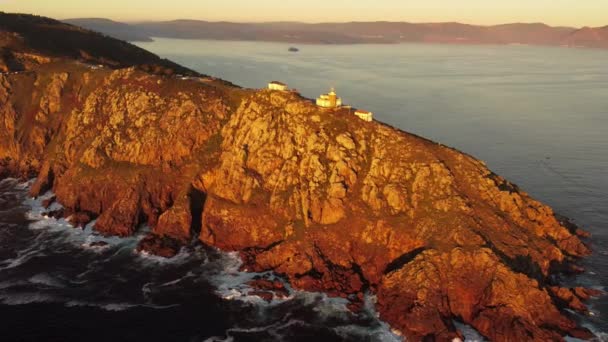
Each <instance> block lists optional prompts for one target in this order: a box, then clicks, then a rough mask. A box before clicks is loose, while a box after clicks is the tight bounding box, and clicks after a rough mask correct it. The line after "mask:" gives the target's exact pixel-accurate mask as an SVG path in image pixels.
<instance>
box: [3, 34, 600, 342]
mask: <svg viewBox="0 0 608 342" xmlns="http://www.w3.org/2000/svg"><path fill="white" fill-rule="evenodd" d="M139 45H140V46H142V47H144V48H146V49H148V50H150V51H152V52H155V53H157V54H159V55H161V56H162V57H166V58H170V59H172V60H174V61H176V62H179V63H181V64H183V65H186V66H189V67H191V68H193V69H196V70H197V71H200V72H202V73H205V74H209V75H213V76H217V77H221V78H224V79H226V80H229V81H232V82H234V83H236V84H239V85H242V86H245V87H251V88H258V87H264V86H265V85H266V83H267V82H268V81H271V80H278V81H283V82H285V83H288V84H289V85H290V86H291V87H293V88H297V89H299V90H300V91H301V92H302V94H303V95H305V96H308V97H311V98H312V97H316V96H318V95H319V94H320V93H322V92H326V91H327V90H328V89H329V88H330V87H332V86H333V87H336V89H337V91H338V93H339V94H340V95H341V96H342V97H343V98H344V100H345V102H347V103H348V104H352V105H353V106H356V107H359V108H364V109H367V110H371V111H373V112H374V113H375V117H376V118H377V119H378V120H381V121H384V122H387V123H390V124H392V125H395V126H397V127H399V128H401V129H404V130H406V131H409V132H412V133H415V134H418V135H422V136H425V137H427V138H430V139H433V140H436V141H438V142H441V143H444V144H446V145H450V146H453V147H456V148H458V149H460V150H462V151H464V152H467V153H469V154H472V155H474V156H476V157H477V158H479V159H482V160H485V161H486V162H487V163H488V166H489V167H490V168H491V169H492V170H494V171H495V172H497V173H499V174H501V175H503V176H505V177H506V178H507V179H509V180H511V181H512V182H514V183H516V184H518V185H520V186H521V187H522V188H523V189H524V190H525V191H527V192H529V193H530V194H531V195H532V196H533V197H535V198H537V199H539V200H541V201H543V202H545V203H547V204H549V205H550V206H552V207H553V208H554V209H555V210H556V211H557V212H559V213H561V214H563V215H566V216H569V217H571V218H572V219H574V221H575V222H576V223H578V224H579V225H581V226H582V227H584V228H585V229H587V230H588V231H590V232H592V233H593V236H594V237H593V238H592V239H591V240H590V243H591V244H592V246H593V249H594V251H595V254H594V255H593V256H592V257H591V258H589V259H587V260H586V261H585V267H586V272H585V273H584V274H583V275H581V276H579V277H577V278H574V279H565V281H566V282H567V283H569V284H572V285H574V284H582V285H585V286H593V287H596V288H599V289H605V288H606V286H607V285H608V62H607V61H608V51H604V50H587V49H565V48H544V47H528V46H448V45H421V44H403V45H354V46H325V45H302V46H298V48H300V52H298V53H291V52H288V51H287V50H288V48H289V47H290V45H287V44H277V43H257V42H221V41H191V40H174V39H156V40H155V41H154V42H152V43H141V44H139ZM28 186H29V184H27V183H21V184H20V183H18V182H17V181H15V180H10V179H9V180H4V181H1V182H0V321H1V322H2V324H1V325H0V340H1V341H9V342H10V341H81V340H89V341H135V340H145V341H163V342H166V341H277V340H281V339H284V340H289V341H310V340H311V339H313V338H314V339H315V340H318V341H324V340H332V341H333V340H347V341H353V340H354V341H395V340H397V337H396V336H394V335H393V334H392V333H391V331H390V328H389V327H387V326H386V325H385V324H384V323H383V322H380V321H378V320H377V319H376V316H375V312H374V311H373V304H372V303H373V298H368V299H369V303H368V304H369V305H368V308H367V309H366V310H364V312H363V313H362V314H361V315H358V316H355V315H352V314H350V313H349V312H348V310H347V309H346V306H345V303H344V302H341V301H340V300H336V299H328V298H327V297H325V296H323V295H321V294H313V293H302V292H292V295H291V296H290V297H289V298H288V299H287V300H283V301H275V302H272V303H270V304H268V303H266V302H264V301H263V300H261V299H260V298H258V297H256V296H250V295H248V291H250V290H251V289H250V288H248V287H247V285H246V283H247V281H249V280H251V279H252V277H254V276H256V275H252V274H244V273H241V272H238V260H237V258H236V257H235V256H234V255H230V254H223V253H220V252H218V251H215V250H212V249H206V248H204V247H202V246H200V245H196V244H194V245H192V246H190V247H188V248H185V249H184V250H182V252H181V253H180V254H179V255H178V256H177V257H176V258H174V259H171V260H163V259H159V258H155V257H151V256H147V255H141V254H137V253H134V252H133V248H134V246H135V245H136V243H137V240H138V239H140V238H141V235H138V236H136V237H133V238H129V239H118V238H113V239H107V238H104V237H101V236H98V235H96V234H94V233H93V232H92V231H91V227H90V226H89V227H87V229H85V230H77V229H73V228H71V227H70V226H69V224H68V223H67V222H65V221H64V220H54V219H50V218H47V217H45V216H44V215H43V214H42V211H43V210H42V208H41V207H40V200H38V201H34V200H31V199H28V198H27V197H26V191H27V188H28ZM99 242H105V243H107V245H105V246H100V245H99V244H98V243H99ZM591 309H592V311H593V315H592V316H589V317H578V319H579V320H581V321H582V322H583V324H584V325H586V326H588V327H590V328H591V329H593V330H594V331H596V332H597V333H598V336H600V337H599V338H605V337H606V335H605V334H603V333H602V332H604V333H605V332H608V301H607V299H606V298H605V297H604V298H601V299H596V300H594V301H592V302H591ZM466 331H467V335H468V337H469V340H476V339H477V337H475V333H474V332H472V331H470V330H469V329H467V330H466Z"/></svg>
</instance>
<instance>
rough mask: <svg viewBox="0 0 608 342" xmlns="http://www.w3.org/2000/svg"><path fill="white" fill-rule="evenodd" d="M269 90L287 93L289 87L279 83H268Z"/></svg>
mask: <svg viewBox="0 0 608 342" xmlns="http://www.w3.org/2000/svg"><path fill="white" fill-rule="evenodd" d="M268 89H270V90H281V91H286V90H287V85H284V84H277V83H268Z"/></svg>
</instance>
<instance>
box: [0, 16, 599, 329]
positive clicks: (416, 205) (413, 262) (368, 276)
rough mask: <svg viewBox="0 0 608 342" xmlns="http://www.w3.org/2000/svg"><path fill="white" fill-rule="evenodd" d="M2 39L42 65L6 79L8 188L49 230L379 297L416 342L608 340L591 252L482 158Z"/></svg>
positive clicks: (118, 60)
mask: <svg viewBox="0 0 608 342" xmlns="http://www.w3.org/2000/svg"><path fill="white" fill-rule="evenodd" d="M1 19H2V21H1V22H0V23H2V24H0V35H1V36H2V37H8V39H7V41H8V43H5V44H4V45H3V49H4V51H5V53H6V54H8V55H11V56H20V55H19V54H22V53H24V52H26V51H27V53H28V54H34V55H35V56H37V57H36V58H37V59H40V58H43V59H44V62H39V63H33V62H32V63H30V64H28V65H27V67H23V68H21V69H20V70H21V71H20V72H10V73H7V72H3V73H2V74H0V177H2V178H3V177H20V178H23V179H28V178H31V177H36V181H35V183H34V185H33V186H32V188H31V195H32V196H34V197H36V196H39V195H41V194H44V193H46V192H47V191H52V192H53V193H54V197H53V198H51V199H50V200H49V201H47V203H46V205H49V204H50V203H51V202H53V201H55V202H58V203H60V204H61V205H62V206H63V209H60V210H58V211H54V212H49V213H48V215H50V216H54V217H67V218H69V219H70V222H71V223H72V224H74V226H75V227H82V226H84V225H87V224H90V223H92V224H94V229H95V230H96V231H97V232H99V233H101V234H104V235H112V236H114V235H115V236H130V235H133V234H135V233H137V232H139V230H140V229H142V226H144V225H146V226H148V227H150V228H151V230H150V232H148V233H147V236H146V237H145V238H144V239H142V240H141V241H140V242H139V247H138V249H139V250H144V251H147V252H150V253H155V254H158V255H161V256H165V257H172V256H174V255H175V254H176V253H177V251H178V250H179V248H180V247H181V246H183V245H186V244H190V243H192V241H196V242H197V243H202V244H205V245H208V246H213V247H217V248H219V249H220V250H223V251H235V252H238V253H239V255H240V256H241V258H242V259H243V262H244V265H243V269H246V270H248V271H254V272H262V271H272V272H274V273H275V274H276V275H278V276H280V277H281V278H283V279H284V280H285V281H288V282H289V283H290V284H291V286H292V287H294V288H295V289H300V290H306V291H321V292H325V293H327V294H328V295H330V296H335V297H342V298H345V299H346V300H348V301H349V303H350V305H349V307H350V309H351V310H353V311H354V312H357V311H358V310H360V308H361V306H362V305H363V298H364V294H366V293H369V294H373V295H376V298H377V302H376V304H375V305H376V309H377V310H378V312H379V314H380V317H381V318H382V319H383V320H384V321H386V322H387V323H388V324H390V326H391V327H392V328H393V329H394V330H395V331H398V332H399V333H400V334H401V335H403V336H404V337H405V338H406V339H407V340H410V341H429V340H437V341H451V340H453V339H454V338H462V337H463V336H462V333H461V332H460V331H458V329H457V327H456V325H455V322H462V323H465V324H468V325H470V326H472V327H473V328H475V329H476V330H478V331H479V332H480V333H481V334H482V335H483V336H485V337H486V338H488V339H490V340H492V341H524V340H534V341H563V340H564V338H565V337H566V336H574V337H578V338H583V339H585V338H591V337H592V335H591V333H590V332H589V331H588V330H587V329H586V328H584V327H581V326H579V325H578V324H577V323H576V321H575V318H574V316H573V313H572V312H573V311H577V312H580V313H586V312H587V308H586V306H585V304H583V301H584V300H585V299H588V298H589V297H590V296H593V295H598V293H597V292H595V291H593V290H589V289H585V288H568V287H565V286H564V285H563V284H561V283H560V282H559V279H560V277H559V276H558V275H559V274H562V273H576V272H580V271H581V268H580V267H579V266H577V262H578V261H579V260H580V259H581V258H583V257H585V256H587V255H589V253H590V250H589V248H588V247H587V246H586V244H585V243H584V242H583V240H584V238H586V237H588V235H587V233H585V232H584V231H583V230H581V229H579V228H577V227H576V226H574V225H573V224H571V223H570V222H569V221H568V220H567V219H565V218H563V217H560V216H558V215H556V213H554V212H553V210H552V209H551V208H549V207H547V206H546V205H544V204H542V203H540V202H538V201H536V200H534V199H533V198H531V197H530V196H529V195H528V194H527V193H526V192H525V191H523V190H522V189H520V188H519V187H517V186H516V185H515V184H512V183H510V182H509V181H507V180H505V179H504V178H502V177H500V176H499V175H496V174H495V173H493V172H492V171H490V170H488V168H487V167H486V166H485V165H484V163H483V162H481V161H479V160H476V159H475V158H473V157H472V156H469V155H467V154H464V153H462V152H460V151H457V150H455V149H452V148H449V147H446V146H444V145H441V144H438V143H435V142H432V141H429V140H427V139H424V138H421V137H418V136H415V135H413V134H409V133H407V132H403V131H401V130H398V129H396V128H393V127H390V126H388V125H386V124H383V123H381V122H377V121H372V122H366V121H363V120H360V119H359V118H358V117H356V116H354V115H353V114H351V111H350V110H348V109H325V108H320V107H318V106H316V105H315V104H314V103H312V101H310V100H309V99H306V98H303V97H301V96H300V95H299V94H297V93H295V92H290V91H279V90H267V89H261V90H259V89H242V88H240V87H237V86H234V85H231V84H230V83H228V82H224V81H221V80H216V79H212V78H209V77H204V76H198V75H197V76H195V75H193V76H191V77H182V76H176V75H175V74H172V73H169V72H166V73H157V72H154V70H149V69H146V68H142V67H141V63H144V64H148V63H159V64H160V65H164V66H165V67H166V68H175V69H176V70H179V68H180V67H179V66H174V64H173V63H171V62H168V61H163V60H160V59H157V57H156V58H155V57H154V56H153V55H150V54H146V53H144V52H142V50H140V49H138V48H135V47H133V46H132V45H129V44H126V43H119V42H117V41H116V40H114V39H110V38H107V37H104V36H101V35H99V34H96V33H93V32H90V31H87V30H84V29H78V28H75V27H74V26H69V25H67V24H63V23H60V22H57V21H54V20H51V19H45V18H39V17H30V16H18V15H10V14H2V17H1ZM6 22H10V23H12V24H6ZM41 25H42V26H44V28H45V31H46V32H51V33H47V34H48V35H47V36H46V37H47V39H45V40H42V41H40V42H38V41H36V40H35V38H36V37H34V36H33V34H32V32H38V31H40V27H41ZM66 31H67V33H66ZM52 32H63V34H61V35H59V33H52ZM74 32H75V33H74ZM68 33H69V34H74V37H78V38H79V39H76V38H74V39H63V42H61V43H60V42H58V41H57V43H56V42H55V39H57V40H58V39H59V36H61V37H66V36H67V34H68ZM5 39H6V38H5ZM81 41H82V42H83V46H79V45H77V44H78V43H80V42H81ZM86 41H96V44H94V45H89V44H88V43H86ZM31 42H33V43H31ZM116 44H119V45H116ZM108 46H120V47H121V50H120V54H119V55H113V54H109V53H110V52H108V51H106V50H105V49H102V50H99V49H101V48H100V47H108ZM64 48H65V51H62V50H61V49H64ZM81 50H82V51H87V55H89V56H90V57H89V59H87V58H84V60H85V61H90V60H92V59H94V60H95V61H99V63H101V65H96V66H95V67H92V66H91V65H89V64H86V63H83V62H82V61H83V57H82V54H80V53H77V52H78V51H81ZM97 53H98V54H97ZM106 53H107V54H106ZM131 53H132V54H133V58H132V60H130V59H129V56H130V54H131ZM59 56H60V58H59ZM106 56H107V57H106ZM5 63H6V62H5ZM122 66H124V67H122ZM9 70H15V69H9ZM75 229H77V228H75ZM201 324H204V322H201Z"/></svg>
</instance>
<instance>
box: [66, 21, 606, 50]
mask: <svg viewBox="0 0 608 342" xmlns="http://www.w3.org/2000/svg"><path fill="white" fill-rule="evenodd" d="M68 22H72V23H77V24H78V25H81V26H83V27H87V28H89V29H92V30H95V31H99V32H103V33H105V34H108V35H110V36H113V37H117V38H122V39H127V40H129V39H130V38H128V37H129V36H131V35H132V34H133V33H134V32H137V34H138V38H135V39H137V40H139V39H141V38H139V36H142V35H143V36H145V37H164V38H180V39H215V40H249V41H275V42H288V43H302V44H306V43H312V44H376V43H383V44H396V43H406V42H410V43H438V44H502V45H507V44H525V45H549V46H571V47H593V48H606V47H608V37H606V35H605V32H606V28H584V29H580V30H579V29H576V28H572V27H551V26H548V25H545V24H541V23H530V24H526V23H514V24H504V25H495V26H479V25H467V24H460V23H420V24H418V23H407V22H349V23H318V24H307V23H298V22H272V23H231V22H209V21H201V20H173V21H163V22H144V23H134V24H131V25H125V24H121V23H115V22H109V21H108V22H107V23H104V25H100V23H99V19H93V20H91V19H77V20H71V21H68Z"/></svg>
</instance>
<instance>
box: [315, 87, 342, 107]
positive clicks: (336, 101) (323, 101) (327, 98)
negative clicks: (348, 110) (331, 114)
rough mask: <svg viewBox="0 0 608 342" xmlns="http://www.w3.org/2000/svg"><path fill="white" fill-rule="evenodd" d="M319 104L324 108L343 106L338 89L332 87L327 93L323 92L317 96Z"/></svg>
mask: <svg viewBox="0 0 608 342" xmlns="http://www.w3.org/2000/svg"><path fill="white" fill-rule="evenodd" d="M317 106H319V107H323V108H338V107H342V99H341V98H340V97H338V94H336V90H335V89H334V88H331V91H330V92H329V93H327V94H323V95H321V96H319V97H318V98H317Z"/></svg>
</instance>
